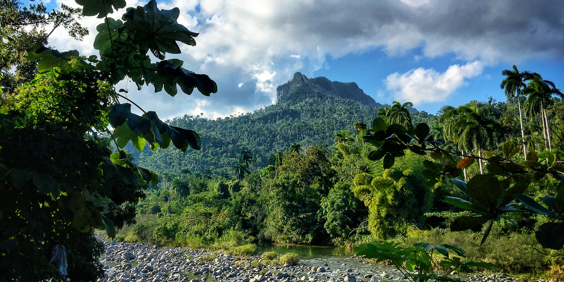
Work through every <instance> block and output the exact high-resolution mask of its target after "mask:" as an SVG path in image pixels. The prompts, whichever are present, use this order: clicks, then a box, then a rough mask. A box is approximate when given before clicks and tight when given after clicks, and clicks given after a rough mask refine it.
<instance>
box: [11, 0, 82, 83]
mask: <svg viewBox="0 0 564 282" xmlns="http://www.w3.org/2000/svg"><path fill="white" fill-rule="evenodd" d="M81 17H82V15H81V13H80V9H74V8H70V7H68V6H66V5H64V4H62V5H61V7H60V9H57V10H53V11H51V12H49V13H47V9H46V8H45V5H43V3H39V4H37V5H35V4H32V5H30V6H29V8H28V7H22V4H21V3H19V2H18V1H14V0H4V1H2V2H0V19H1V20H0V27H1V28H0V38H2V40H1V41H0V62H1V63H0V81H2V85H1V90H0V93H2V92H4V93H11V92H13V91H15V89H16V88H17V87H18V86H19V85H22V84H23V83H25V82H27V81H30V80H32V79H33V78H34V77H35V75H36V74H37V62H31V61H28V60H27V59H26V58H27V53H28V50H29V49H30V46H31V45H33V44H43V45H44V44H46V43H47V39H48V38H49V35H51V34H52V33H53V31H54V30H55V29H57V28H58V27H60V26H62V27H64V28H65V29H66V30H67V31H68V33H69V35H71V36H72V37H74V38H76V39H78V40H81V39H82V38H83V37H84V36H86V35H88V30H87V29H86V28H83V27H82V26H80V24H78V22H77V20H78V19H80V18H81ZM49 26H52V30H51V31H50V32H49V33H47V31H46V30H45V28H46V27H49ZM12 70H15V71H12Z"/></svg>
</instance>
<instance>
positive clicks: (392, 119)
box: [388, 101, 413, 129]
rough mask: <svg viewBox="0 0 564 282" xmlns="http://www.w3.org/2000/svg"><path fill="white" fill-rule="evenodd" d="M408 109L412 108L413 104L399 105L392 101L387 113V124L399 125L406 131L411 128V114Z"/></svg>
mask: <svg viewBox="0 0 564 282" xmlns="http://www.w3.org/2000/svg"><path fill="white" fill-rule="evenodd" d="M410 107H413V103H411V102H405V103H403V104H401V103H400V102H398V101H393V102H392V107H391V108H390V110H389V111H388V122H389V123H397V124H401V125H403V126H404V127H405V128H407V129H409V128H411V127H412V124H411V113H410V112H409V108H410Z"/></svg>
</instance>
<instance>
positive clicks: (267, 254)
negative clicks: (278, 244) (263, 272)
mask: <svg viewBox="0 0 564 282" xmlns="http://www.w3.org/2000/svg"><path fill="white" fill-rule="evenodd" d="M277 256H278V253H277V252H264V253H262V255H261V256H260V257H261V258H263V259H268V260H273V259H275V258H276V257H277Z"/></svg>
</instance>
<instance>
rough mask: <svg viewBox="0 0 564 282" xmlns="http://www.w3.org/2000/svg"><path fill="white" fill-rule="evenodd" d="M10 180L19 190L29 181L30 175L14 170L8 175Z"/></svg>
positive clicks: (24, 171) (20, 170) (25, 171)
mask: <svg viewBox="0 0 564 282" xmlns="http://www.w3.org/2000/svg"><path fill="white" fill-rule="evenodd" d="M10 179H11V180H12V184H13V185H14V186H15V187H16V188H21V187H23V186H24V185H26V184H27V182H29V181H30V180H31V173H30V172H29V171H28V170H25V169H14V170H12V174H11V175H10Z"/></svg>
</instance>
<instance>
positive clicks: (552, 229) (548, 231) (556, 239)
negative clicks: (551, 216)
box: [535, 222, 564, 250]
mask: <svg viewBox="0 0 564 282" xmlns="http://www.w3.org/2000/svg"><path fill="white" fill-rule="evenodd" d="M535 237H536V238H537V241H539V243H541V245H542V246H543V248H548V249H553V250H560V249H562V247H563V246H564V223H562V222H558V223H556V222H549V223H545V224H543V225H541V226H539V227H538V228H537V230H536V231H535Z"/></svg>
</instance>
